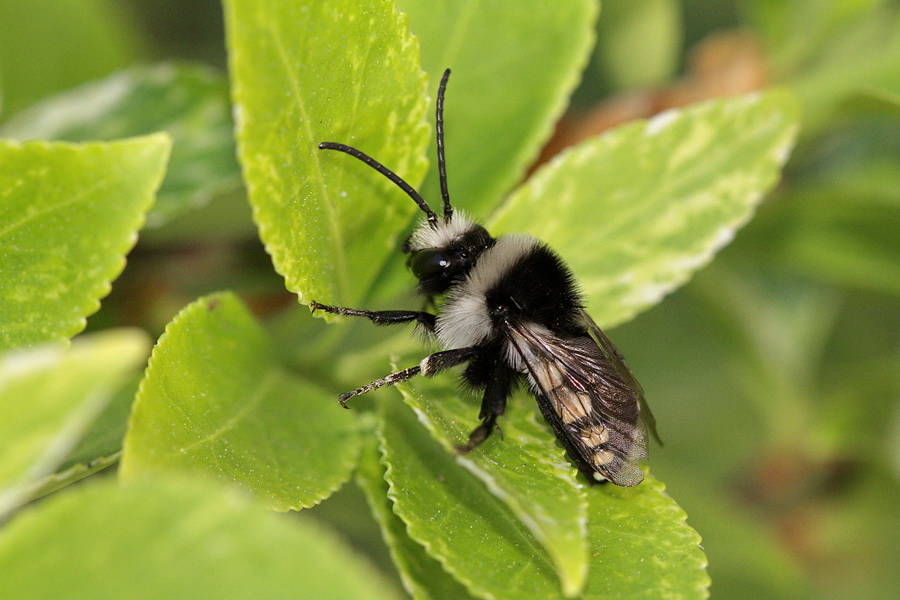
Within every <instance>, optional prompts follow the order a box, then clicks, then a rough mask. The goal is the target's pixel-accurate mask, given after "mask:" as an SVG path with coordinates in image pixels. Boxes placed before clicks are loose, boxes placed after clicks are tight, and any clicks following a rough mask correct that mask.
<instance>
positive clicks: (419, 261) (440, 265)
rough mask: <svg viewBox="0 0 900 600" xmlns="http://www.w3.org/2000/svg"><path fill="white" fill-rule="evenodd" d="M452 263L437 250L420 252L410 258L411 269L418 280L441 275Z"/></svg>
mask: <svg viewBox="0 0 900 600" xmlns="http://www.w3.org/2000/svg"><path fill="white" fill-rule="evenodd" d="M449 265H450V261H449V260H448V259H447V257H446V256H444V255H443V254H442V253H440V252H438V251H437V250H419V251H418V252H416V253H414V254H413V255H412V256H411V257H410V258H409V268H410V269H411V270H412V272H413V275H415V276H416V278H417V279H427V278H429V277H434V276H435V275H438V274H440V273H441V272H442V271H443V270H444V269H446V268H447V267H448V266H449Z"/></svg>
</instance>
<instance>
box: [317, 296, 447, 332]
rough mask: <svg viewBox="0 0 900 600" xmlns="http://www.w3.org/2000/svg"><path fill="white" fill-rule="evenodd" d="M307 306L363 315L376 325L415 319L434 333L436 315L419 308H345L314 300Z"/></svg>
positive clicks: (350, 315)
mask: <svg viewBox="0 0 900 600" xmlns="http://www.w3.org/2000/svg"><path fill="white" fill-rule="evenodd" d="M309 307H310V308H311V309H312V310H313V311H317V310H324V311H325V312H327V313H331V314H333V315H343V316H345V317H364V318H366V319H369V320H370V321H372V322H373V323H375V324H376V325H397V324H399V323H409V322H410V321H416V323H418V325H420V326H421V327H423V328H424V329H425V330H426V331H428V332H429V333H434V327H435V324H436V323H437V316H435V315H433V314H431V313H429V312H425V311H421V310H365V309H361V308H346V307H343V306H331V305H328V304H320V303H318V302H316V301H315V300H314V301H312V302H310V303H309Z"/></svg>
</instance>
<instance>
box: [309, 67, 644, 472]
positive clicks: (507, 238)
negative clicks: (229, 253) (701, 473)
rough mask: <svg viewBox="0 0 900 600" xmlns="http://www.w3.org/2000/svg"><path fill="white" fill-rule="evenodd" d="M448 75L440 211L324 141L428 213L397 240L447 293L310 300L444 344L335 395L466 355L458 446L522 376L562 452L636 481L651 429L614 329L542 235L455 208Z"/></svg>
mask: <svg viewBox="0 0 900 600" xmlns="http://www.w3.org/2000/svg"><path fill="white" fill-rule="evenodd" d="M449 76H450V70H449V69H447V70H446V71H445V72H444V76H443V77H442V78H441V83H440V86H439V88H438V95H437V110H436V122H437V128H436V129H437V153H438V170H439V175H440V184H441V197H442V200H443V214H442V215H441V216H440V217H439V216H438V215H437V214H436V213H435V212H434V211H433V210H432V209H431V208H430V207H429V206H428V203H427V202H426V201H425V200H424V198H422V196H421V195H419V193H418V192H417V191H416V190H414V189H413V188H412V186H410V185H409V184H407V183H406V182H405V181H403V179H401V178H400V177H399V176H398V175H396V174H395V173H394V172H393V171H391V170H390V169H388V168H387V167H385V166H384V165H382V164H381V163H379V162H378V161H376V160H375V159H373V158H372V157H370V156H368V155H366V154H364V153H363V152H361V151H359V150H357V149H356V148H353V147H350V146H347V145H344V144H338V143H333V142H323V143H321V144H319V148H320V149H326V150H339V151H341V152H344V153H346V154H349V155H351V156H354V157H356V158H358V159H359V160H361V161H363V162H364V163H366V164H367V165H369V166H370V167H372V168H374V169H375V170H376V171H378V172H379V173H381V174H382V175H384V176H385V177H387V178H388V179H390V180H391V181H393V182H394V183H395V184H396V185H397V186H398V187H400V188H401V189H402V190H403V191H404V192H406V193H407V194H408V195H409V196H410V198H412V199H413V200H414V201H415V203H416V204H417V205H418V206H419V208H420V209H421V210H422V211H423V212H424V213H425V220H424V221H423V222H422V223H421V224H420V225H419V226H418V228H417V229H416V230H415V231H413V233H412V235H411V236H410V237H409V238H408V239H407V240H406V243H405V244H404V245H403V252H404V253H406V254H407V255H408V258H407V264H408V266H409V268H410V269H411V270H412V272H413V275H415V276H416V278H417V279H418V280H419V285H418V289H419V292H420V293H422V294H423V295H425V296H427V297H429V298H430V299H433V300H434V299H443V303H442V304H441V305H440V309H439V311H438V313H437V314H433V313H430V312H426V311H412V310H389V311H369V310H361V309H353V308H344V307H340V306H328V305H324V304H319V303H318V302H311V303H310V307H311V308H312V309H313V310H323V311H325V312H329V313H333V314H338V315H347V316H357V317H365V318H367V319H369V320H371V321H372V322H373V323H375V324H376V325H393V324H396V323H410V322H415V323H417V325H418V326H419V327H420V328H421V329H423V330H424V331H426V332H428V333H429V334H432V335H434V336H436V337H437V340H438V341H439V342H440V343H441V344H442V345H443V347H445V348H447V349H446V350H443V351H441V352H436V353H434V354H431V355H430V356H427V357H425V358H424V359H423V360H422V361H421V362H420V363H419V364H418V365H416V366H414V367H410V368H408V369H404V370H402V371H398V372H396V373H391V374H390V375H387V376H386V377H384V378H382V379H378V380H376V381H373V382H371V383H369V384H368V385H364V386H363V387H361V388H358V389H356V390H353V391H351V392H347V393H345V394H342V395H341V397H340V402H341V405H342V406H344V408H347V404H346V403H347V400H349V399H350V398H352V397H353V396H357V395H359V394H363V393H365V392H368V391H371V390H374V389H377V388H379V387H382V386H385V385H391V384H395V383H399V382H401V381H406V380H408V379H410V378H412V377H414V376H415V375H418V374H421V375H424V376H426V377H431V376H433V375H435V374H436V373H438V372H440V371H443V370H445V369H448V368H450V367H454V366H457V365H461V364H466V368H465V370H464V372H463V374H462V377H463V380H464V381H465V382H466V383H467V384H468V385H469V386H470V387H472V388H474V389H476V390H479V391H481V393H482V394H483V395H482V403H481V412H480V413H479V418H480V419H481V424H480V425H479V426H478V427H477V428H476V429H475V430H474V431H473V432H472V433H471V434H470V435H469V439H468V441H467V442H466V443H465V444H462V445H460V446H458V450H459V451H460V452H469V451H471V450H473V449H474V448H475V447H477V446H478V445H479V444H481V443H482V442H484V441H485V440H486V439H487V438H488V436H490V434H491V432H492V431H493V430H494V428H495V427H497V418H498V417H500V415H502V414H503V412H504V410H505V408H506V402H507V400H508V398H509V397H510V396H511V394H512V392H513V390H514V388H515V386H516V384H517V383H518V382H520V381H521V380H523V379H524V380H525V381H527V383H528V386H529V388H530V390H531V392H532V393H533V394H534V396H535V398H536V399H537V402H538V406H539V407H540V410H541V413H542V414H543V415H544V418H545V419H546V420H547V422H548V423H549V424H550V426H551V427H552V428H553V430H554V432H555V433H556V437H557V438H558V439H559V441H560V442H561V443H562V445H563V446H564V447H565V449H566V451H567V452H568V454H569V457H570V458H571V459H572V460H573V461H574V462H575V464H576V465H577V466H578V469H579V470H580V471H581V472H582V473H584V474H585V475H586V476H587V477H588V480H589V481H591V482H601V481H607V480H608V481H611V482H612V483H614V484H616V485H621V486H633V485H637V484H638V483H640V482H641V481H642V480H643V477H644V474H643V472H642V471H641V469H640V468H639V467H638V464H637V461H638V460H639V459H641V458H645V457H646V456H647V430H648V426H649V428H650V430H651V431H653V433H654V435H655V430H654V422H653V417H652V415H651V414H650V412H649V410H648V409H647V407H646V404H645V402H644V398H643V390H642V389H641V386H640V384H639V383H638V382H637V380H636V379H635V378H634V376H633V375H632V374H631V372H630V371H629V370H628V367H627V365H626V364H625V360H624V359H623V358H622V355H621V354H619V352H618V350H616V348H615V346H613V344H612V342H611V341H609V338H607V337H606V335H605V334H604V333H603V332H602V331H601V330H600V328H599V327H597V325H596V324H595V323H594V322H593V321H592V320H591V318H590V317H589V316H588V315H587V313H586V312H585V310H584V305H583V300H582V297H581V294H580V293H579V291H578V288H577V285H576V282H575V279H574V277H573V275H572V273H571V271H570V270H569V268H568V267H567V266H566V264H565V263H564V262H563V261H562V259H561V258H560V257H559V256H558V255H557V254H556V253H555V252H554V251H553V250H552V249H550V248H549V247H548V246H547V245H546V244H544V243H542V242H540V241H538V240H537V239H535V238H533V237H531V236H529V235H523V234H509V235H502V236H499V237H497V238H494V237H491V235H490V234H489V233H488V232H487V230H486V229H485V228H484V227H482V226H481V225H478V224H477V223H475V222H473V221H471V220H470V219H469V218H467V217H466V216H465V215H463V214H461V213H460V212H454V210H453V207H452V206H451V204H450V194H449V192H448V189H447V173H446V159H445V157H444V119H443V111H444V92H445V91H446V88H447V80H448V78H449Z"/></svg>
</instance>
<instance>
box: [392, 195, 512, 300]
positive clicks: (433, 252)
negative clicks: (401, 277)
mask: <svg viewBox="0 0 900 600" xmlns="http://www.w3.org/2000/svg"><path fill="white" fill-rule="evenodd" d="M494 241H495V240H494V238H492V237H491V236H490V234H489V233H488V232H487V230H486V229H485V228H484V227H482V226H481V225H478V224H477V223H474V222H472V221H471V220H469V219H468V218H467V217H466V216H465V215H463V214H461V213H459V212H457V213H454V214H453V215H452V216H451V217H450V218H449V219H446V218H445V219H444V220H443V221H441V222H438V223H437V225H436V226H432V225H431V224H430V223H429V222H427V221H426V222H424V223H422V224H421V225H420V226H419V228H418V229H416V230H415V231H414V232H413V234H412V235H411V236H410V237H409V239H407V240H406V243H405V244H404V245H403V251H404V252H405V253H407V254H408V255H409V257H408V258H407V259H406V264H407V266H408V267H409V268H410V270H411V271H412V273H413V275H415V276H416V278H417V279H418V280H419V289H420V291H421V292H422V293H423V294H426V295H429V296H431V295H436V294H442V293H444V292H446V291H447V289H448V288H449V287H450V286H451V285H453V284H454V283H455V282H457V281H460V280H461V279H463V278H464V277H465V276H466V274H467V273H468V272H469V270H470V269H471V268H472V266H473V265H474V264H475V261H477V260H478V257H479V256H481V253H482V252H484V251H485V250H487V249H488V248H490V247H491V246H493V245H494Z"/></svg>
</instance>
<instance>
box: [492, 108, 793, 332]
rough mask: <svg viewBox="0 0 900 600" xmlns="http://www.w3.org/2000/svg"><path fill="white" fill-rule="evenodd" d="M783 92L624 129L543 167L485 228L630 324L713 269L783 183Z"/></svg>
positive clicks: (595, 306) (787, 133)
mask: <svg viewBox="0 0 900 600" xmlns="http://www.w3.org/2000/svg"><path fill="white" fill-rule="evenodd" d="M796 129H797V125H796V105H795V102H794V101H793V100H792V98H791V97H790V96H788V95H786V94H783V93H779V92H770V93H767V94H763V95H762V96H757V95H751V96H747V97H741V98H732V99H727V100H716V101H713V102H710V103H707V104H702V105H699V106H695V107H692V108H689V109H686V110H673V111H667V112H665V113H663V114H661V115H659V116H657V117H656V118H654V119H653V120H651V121H638V122H635V123H631V124H628V125H624V126H622V127H619V128H618V129H615V130H613V131H611V132H610V133H608V134H605V135H603V136H600V137H598V138H595V139H592V140H589V141H587V142H584V143H582V144H580V145H578V146H576V147H575V148H573V149H572V150H570V151H566V152H564V153H563V154H561V155H560V156H558V157H557V158H556V159H554V160H553V161H551V162H550V163H548V164H547V165H545V166H544V167H543V168H541V169H540V170H539V171H538V172H537V173H535V174H534V176H533V177H532V178H531V179H529V180H528V182H526V183H525V184H524V185H523V186H522V187H521V188H519V189H518V190H516V191H515V192H514V193H513V195H512V197H510V198H509V200H508V202H506V204H504V205H503V207H502V208H501V209H500V210H499V211H498V212H497V213H496V214H495V215H494V217H493V218H492V219H491V220H490V226H491V228H492V231H494V232H495V233H503V232H508V231H525V232H528V233H530V234H533V235H535V236H536V237H538V238H540V239H541V240H543V241H544V242H546V243H548V244H549V245H550V246H551V247H553V248H554V249H555V250H556V251H558V252H559V253H560V255H561V256H562V257H563V259H564V260H566V261H567V262H568V263H569V265H570V266H571V267H572V270H573V271H574V273H575V274H576V276H577V277H578V279H579V283H580V284H581V286H582V289H583V290H584V292H585V296H586V298H587V301H588V306H589V307H590V308H591V309H592V312H593V316H594V319H595V320H596V321H597V322H598V323H601V324H602V325H604V326H607V327H608V326H612V325H615V324H618V323H622V322H624V321H627V320H628V319H629V318H631V317H632V316H634V315H635V314H637V313H638V312H640V311H642V310H644V309H646V308H647V307H649V306H652V305H654V304H656V303H657V302H658V301H659V300H660V298H661V297H662V296H663V295H665V294H667V293H668V292H670V291H672V290H673V289H675V288H676V287H678V286H679V285H681V284H683V283H684V282H685V281H687V279H688V278H689V277H690V275H691V274H692V273H693V272H694V271H695V270H697V269H698V268H700V267H701V266H703V265H704V264H706V263H707V262H708V261H709V260H710V259H711V258H712V256H713V254H714V253H715V252H716V251H717V250H719V249H720V248H721V247H722V246H724V245H725V244H727V243H728V242H729V241H730V240H731V239H732V237H733V236H734V233H735V231H736V230H737V229H738V228H739V227H741V226H742V225H743V224H744V223H745V222H746V221H747V220H748V219H749V218H750V217H751V215H752V213H753V210H754V209H755V207H756V205H757V204H758V203H759V201H760V199H761V198H762V196H763V194H764V193H765V192H766V191H768V190H769V189H770V188H771V187H772V186H773V185H774V184H775V182H776V181H777V179H778V174H779V169H780V167H781V165H782V164H783V163H784V161H785V160H786V158H787V156H788V153H789V150H790V148H791V146H792V143H793V139H794V135H795V133H796Z"/></svg>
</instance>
